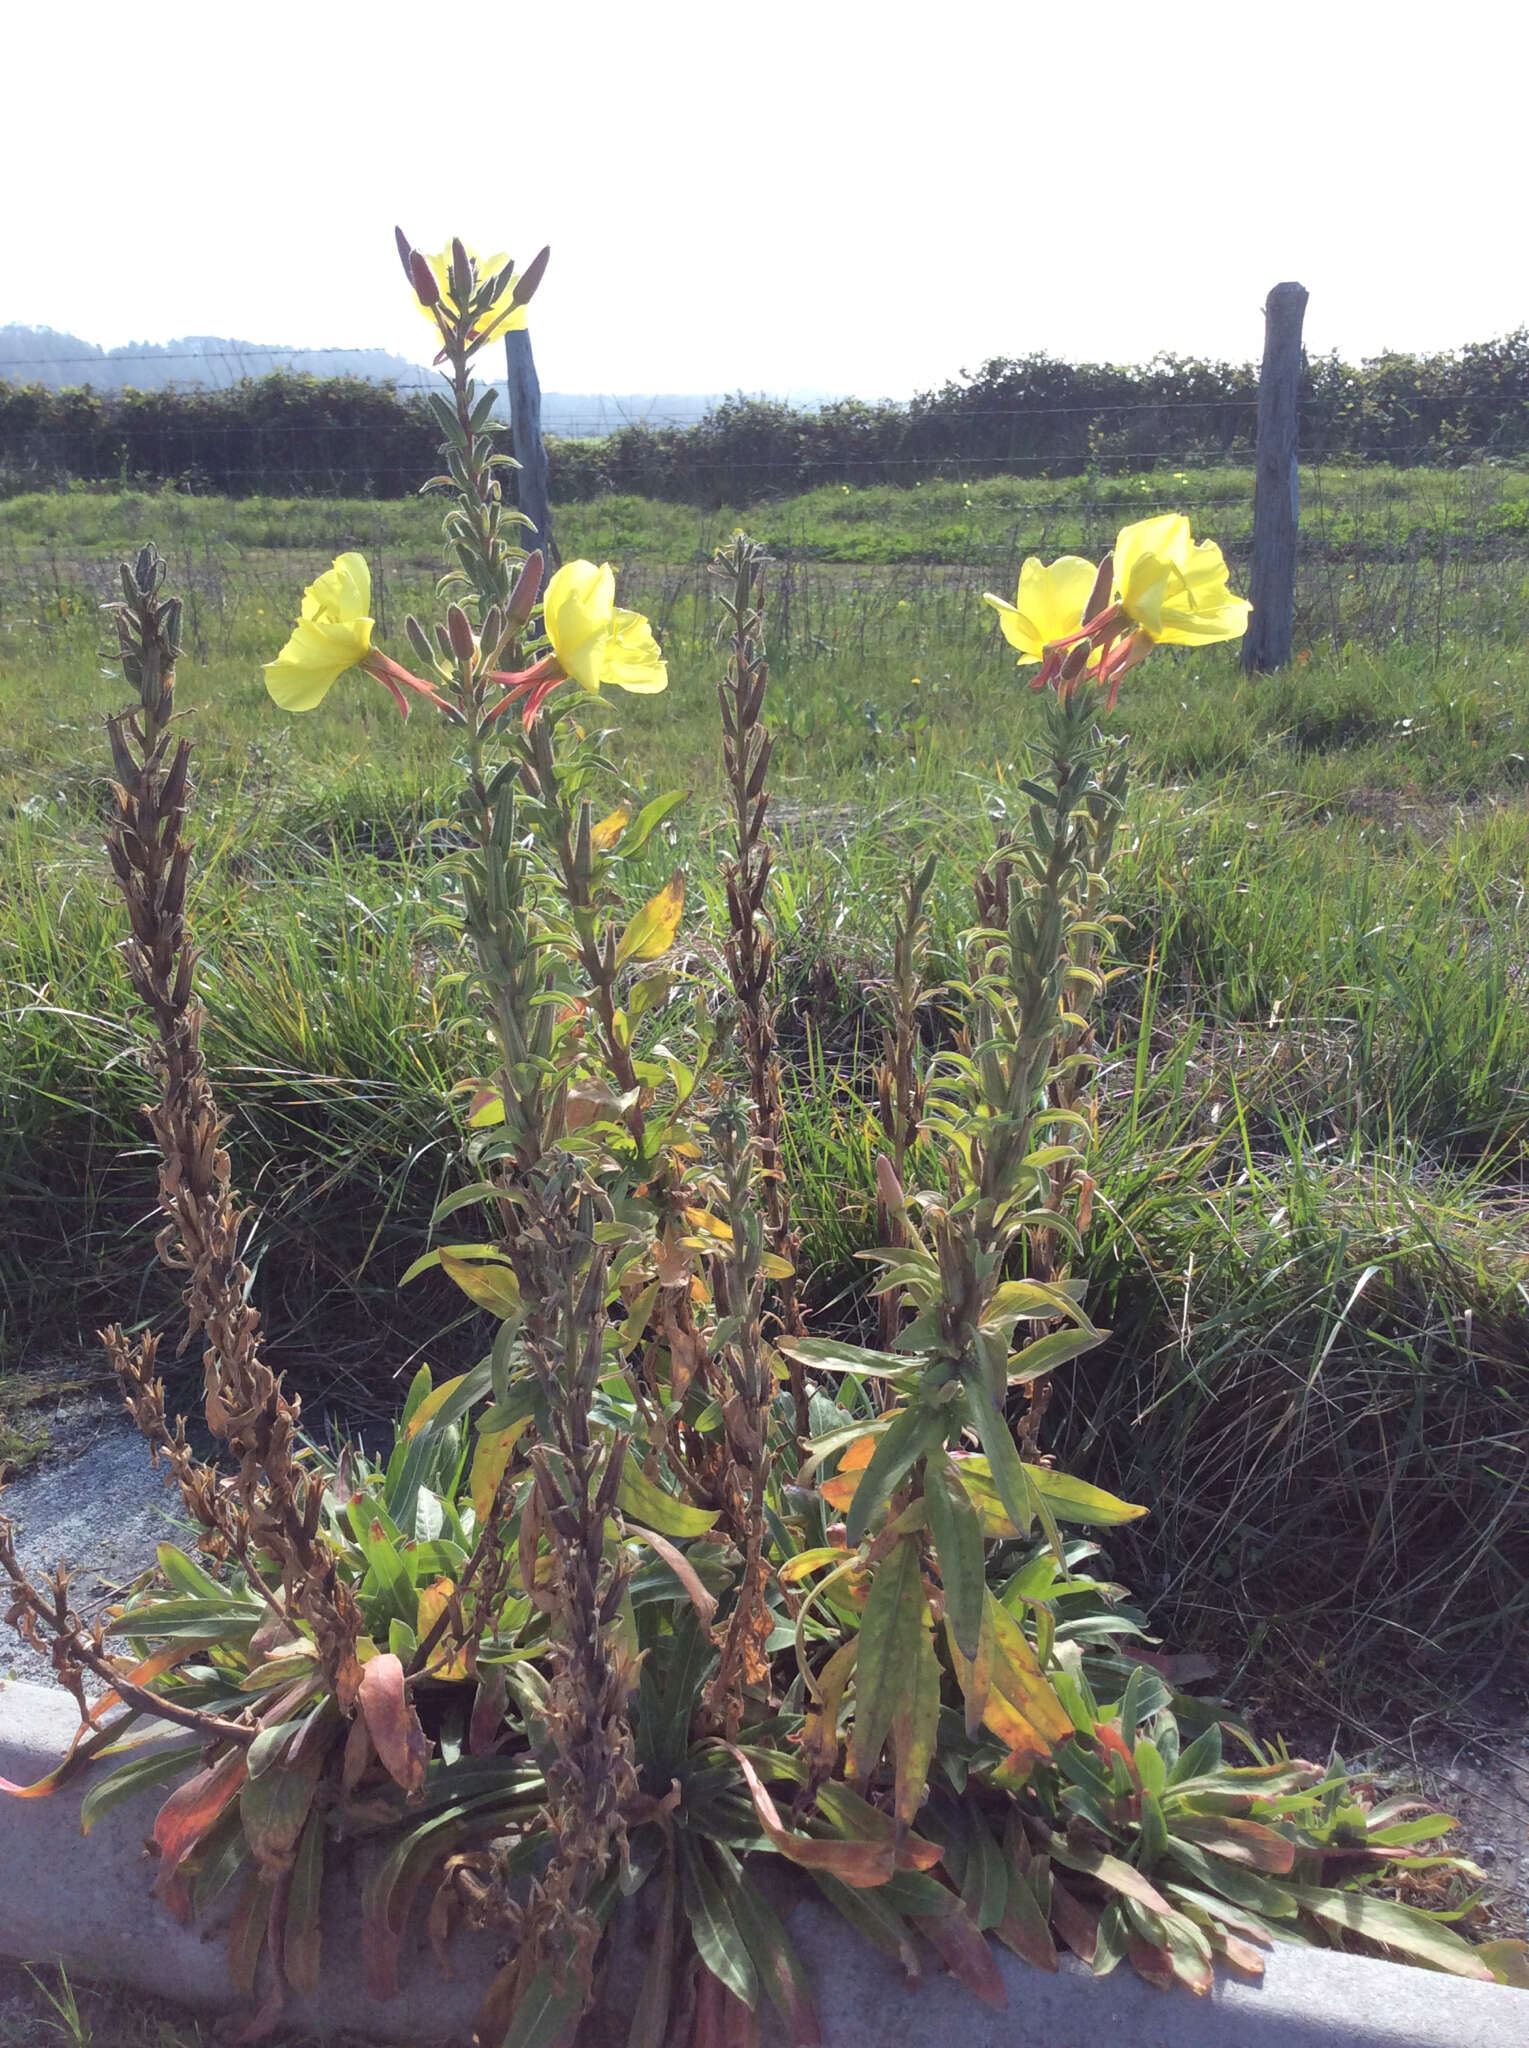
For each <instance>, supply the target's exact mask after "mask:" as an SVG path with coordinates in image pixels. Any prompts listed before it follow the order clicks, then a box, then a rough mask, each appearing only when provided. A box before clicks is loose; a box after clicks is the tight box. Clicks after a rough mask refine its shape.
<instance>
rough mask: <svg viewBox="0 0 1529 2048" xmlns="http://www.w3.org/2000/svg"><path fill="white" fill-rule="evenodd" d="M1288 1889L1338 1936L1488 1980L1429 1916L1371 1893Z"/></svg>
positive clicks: (1487, 1970) (1475, 1958)
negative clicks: (1354, 1937)
mask: <svg viewBox="0 0 1529 2048" xmlns="http://www.w3.org/2000/svg"><path fill="white" fill-rule="evenodd" d="M1289 1891H1290V1893H1291V1895H1292V1897H1293V1898H1294V1899H1295V1901H1296V1903H1297V1904H1298V1905H1299V1906H1301V1907H1302V1908H1303V1909H1304V1910H1305V1911H1306V1912H1308V1913H1310V1914H1312V1915H1314V1916H1315V1918H1316V1919H1318V1920H1320V1921H1321V1922H1322V1924H1323V1926H1324V1927H1330V1928H1331V1929H1332V1930H1333V1931H1334V1933H1337V1934H1354V1935H1358V1937H1359V1938H1360V1940H1361V1941H1370V1942H1374V1943H1375V1944H1376V1945H1377V1946H1378V1947H1381V1948H1388V1949H1393V1950H1395V1951H1396V1952H1397V1953H1398V1954H1400V1955H1405V1956H1411V1957H1413V1958H1414V1959H1415V1960H1416V1961H1418V1962H1421V1963H1428V1964H1431V1965H1432V1967H1433V1968H1434V1969H1436V1970H1448V1971H1449V1972H1450V1974H1451V1975H1452V1976H1455V1977H1474V1978H1476V1979H1478V1980H1479V1981H1480V1982H1482V1983H1486V1984H1490V1983H1493V1982H1495V1978H1494V1975H1493V1972H1492V1969H1491V1967H1490V1965H1488V1964H1487V1963H1484V1962H1483V1961H1482V1959H1481V1957H1480V1956H1479V1955H1478V1954H1477V1953H1476V1951H1475V1949H1473V1948H1472V1947H1471V1945H1470V1943H1469V1942H1468V1941H1462V1940H1461V1938H1460V1936H1459V1935H1458V1934H1456V1933H1455V1932H1454V1931H1453V1929H1452V1928H1448V1927H1443V1926H1441V1925H1440V1924H1439V1922H1438V1921H1437V1920H1435V1919H1434V1918H1433V1917H1432V1915H1431V1914H1428V1913H1420V1912H1419V1911H1418V1910H1417V1908H1416V1907H1415V1906H1402V1905H1398V1903H1397V1902H1396V1900H1395V1899H1381V1898H1377V1897H1376V1896H1375V1895H1374V1894H1373V1893H1372V1892H1335V1891H1328V1890H1326V1889H1324V1888H1323V1887H1322V1886H1321V1885H1314V1884H1293V1885H1291V1886H1290V1887H1289Z"/></svg>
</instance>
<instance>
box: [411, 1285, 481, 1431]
mask: <svg viewBox="0 0 1529 2048" xmlns="http://www.w3.org/2000/svg"><path fill="white" fill-rule="evenodd" d="M441 1263H442V1265H444V1264H445V1263H446V1262H445V1259H444V1257H443V1258H442V1260H441ZM466 1377H467V1375H466V1373H465V1372H459V1373H458V1374H457V1376H456V1378H455V1379H454V1380H443V1381H442V1382H441V1384H440V1385H439V1386H438V1387H436V1388H435V1389H434V1391H433V1392H432V1393H429V1394H427V1395H426V1396H425V1398H424V1400H423V1401H421V1402H420V1404H419V1406H418V1407H417V1408H416V1409H415V1411H414V1413H413V1414H412V1415H411V1416H410V1417H409V1420H408V1423H407V1425H406V1427H405V1429H404V1433H403V1434H404V1442H405V1443H407V1442H408V1441H409V1439H410V1438H411V1437H416V1436H418V1435H419V1433H420V1431H421V1430H422V1429H423V1428H424V1426H425V1424H426V1423H427V1422H428V1421H429V1420H430V1419H431V1417H432V1416H433V1415H436V1414H438V1413H439V1412H440V1410H441V1409H442V1408H444V1407H445V1405H446V1403H447V1402H448V1401H449V1400H450V1398H451V1396H452V1395H453V1394H454V1393H455V1392H456V1390H457V1388H458V1387H459V1386H461V1384H462V1382H463V1380H465V1379H466Z"/></svg>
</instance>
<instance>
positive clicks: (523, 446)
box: [504, 327, 558, 569]
mask: <svg viewBox="0 0 1529 2048" xmlns="http://www.w3.org/2000/svg"><path fill="white" fill-rule="evenodd" d="M504 362H505V372H506V376H507V378H508V381H509V400H510V446H511V448H512V449H513V450H514V454H515V460H516V461H517V462H518V463H519V464H520V468H519V469H518V470H517V471H516V472H515V502H516V504H517V505H518V506H519V508H520V510H521V511H522V512H524V513H525V515H526V517H527V519H529V520H530V522H531V524H532V525H533V526H534V527H535V528H536V538H535V540H534V541H528V542H527V545H528V546H535V547H539V548H540V549H541V551H542V553H543V554H544V555H545V556H546V558H547V567H548V568H549V569H555V568H556V567H557V559H558V557H557V542H556V541H555V540H554V539H553V537H552V507H551V505H550V504H549V503H548V500H547V449H546V445H545V443H544V442H543V440H542V387H541V385H540V384H539V383H538V382H537V378H536V358H535V357H534V356H533V355H532V353H531V336H530V333H529V332H528V330H527V329H526V328H524V327H512V328H511V329H510V331H509V333H508V334H506V336H505V337H504Z"/></svg>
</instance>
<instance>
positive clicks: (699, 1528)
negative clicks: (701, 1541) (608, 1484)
mask: <svg viewBox="0 0 1529 2048" xmlns="http://www.w3.org/2000/svg"><path fill="white" fill-rule="evenodd" d="M616 1504H617V1506H618V1507H619V1508H620V1509H621V1512H622V1513H623V1514H624V1515H630V1516H631V1518H632V1520H633V1521H634V1522H641V1523H642V1525H643V1526H644V1528H647V1529H656V1530H657V1531H658V1533H659V1535H660V1536H704V1535H705V1534H706V1532H707V1530H708V1529H710V1528H711V1527H712V1525H713V1524H714V1523H715V1521H716V1519H717V1515H716V1510H714V1509H710V1508H695V1507H691V1506H690V1505H689V1504H688V1503H687V1502H685V1501H682V1500H676V1499H675V1498H674V1496H673V1494H670V1493H665V1492H664V1490H663V1488H662V1487H661V1486H655V1485H654V1484H653V1481H652V1480H651V1479H649V1478H648V1477H647V1475H646V1473H644V1472H643V1470H642V1468H641V1466H639V1465H638V1464H637V1463H636V1462H635V1461H634V1460H633V1459H632V1458H630V1457H629V1458H628V1459H627V1460H626V1462H625V1464H624V1465H623V1466H622V1468H621V1484H620V1486H619V1487H618V1488H617V1490H616Z"/></svg>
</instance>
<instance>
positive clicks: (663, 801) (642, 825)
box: [621, 789, 690, 860]
mask: <svg viewBox="0 0 1529 2048" xmlns="http://www.w3.org/2000/svg"><path fill="white" fill-rule="evenodd" d="M689 794H690V791H689V790H688V789H669V790H665V792H664V794H663V795H662V796H656V797H654V799H653V801H652V802H651V803H650V804H644V805H643V807H642V809H641V810H640V811H639V812H638V813H637V816H636V817H635V818H634V819H633V821H632V823H631V825H630V826H629V827H628V828H627V830H626V831H625V832H624V833H623V834H622V838H621V858H622V859H623V860H630V859H631V858H632V856H633V855H634V854H637V853H641V852H642V849H643V848H644V847H645V846H646V845H647V843H648V841H649V840H650V839H651V838H652V836H653V834H654V832H655V831H656V830H657V829H658V827H659V826H660V825H661V824H662V823H663V822H664V820H665V818H667V817H668V816H669V814H670V812H671V811H677V810H678V809H679V807H680V805H681V804H682V803H683V802H684V801H685V799H686V797H688V796H689Z"/></svg>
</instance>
